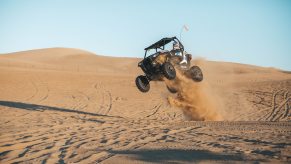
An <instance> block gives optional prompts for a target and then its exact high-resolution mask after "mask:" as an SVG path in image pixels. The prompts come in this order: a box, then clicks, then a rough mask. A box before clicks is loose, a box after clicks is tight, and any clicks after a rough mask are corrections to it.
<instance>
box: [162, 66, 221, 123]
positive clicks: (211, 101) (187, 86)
mask: <svg viewBox="0 0 291 164" xmlns="http://www.w3.org/2000/svg"><path fill="white" fill-rule="evenodd" d="M196 62H203V61H202V60H197V61H196ZM176 70H177V72H176V74H177V75H176V79H175V80H167V79H165V80H164V81H165V83H166V85H167V86H168V87H170V88H174V89H175V90H177V91H178V92H177V94H176V96H174V97H173V96H169V97H168V102H169V104H170V105H171V106H175V107H178V108H180V109H181V110H182V111H183V113H184V115H185V117H186V118H187V119H189V120H196V121H221V120H223V118H222V116H221V114H220V112H219V111H220V110H221V108H222V104H221V102H220V101H219V98H218V97H217V96H216V95H215V94H214V93H213V92H212V91H211V88H210V86H209V84H208V83H207V81H206V80H205V79H204V80H203V81H202V82H194V81H193V80H192V79H189V78H187V77H186V76H184V75H183V74H182V73H181V72H180V71H178V69H176ZM202 71H203V70H202Z"/></svg>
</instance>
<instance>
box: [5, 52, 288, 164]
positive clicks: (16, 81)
mask: <svg viewBox="0 0 291 164" xmlns="http://www.w3.org/2000/svg"><path fill="white" fill-rule="evenodd" d="M138 61H140V59H136V58H115V57H104V56H98V55H95V54H92V53H90V52H86V51H83V50H76V49H67V48H51V49H40V50H32V51H25V52H19V53H13V54H4V55H0V86H1V87H0V112H1V113H0V121H1V128H0V162H1V163H17V162H20V163H22V162H27V163H42V162H44V163H96V162H102V163H118V162H124V163H131V162H132V163H165V162H174V163H192V162H224V161H229V162H245V161H246V162H255V161H261V162H284V161H285V162H289V161H290V159H291V157H290V154H291V152H290V150H291V149H290V148H291V147H290V146H291V142H290V141H291V139H290V133H291V131H290V125H291V124H290V106H291V100H290V95H291V74H290V73H288V72H283V71H280V70H276V69H273V68H263V67H257V66H250V65H243V64H236V63H226V62H212V61H205V60H203V61H201V60H195V61H193V64H194V63H195V64H197V65H199V66H200V67H201V68H202V70H203V71H204V75H205V82H207V87H208V88H207V89H209V90H210V91H211V92H210V94H209V96H210V95H211V96H214V99H218V100H219V102H220V103H221V104H220V105H221V107H219V108H215V109H216V110H215V112H217V113H219V114H220V115H221V118H223V121H219V122H215V121H214V122H213V121H207V122H203V121H189V120H187V118H186V117H185V113H183V107H179V106H173V105H171V104H169V102H168V98H169V97H174V98H175V96H176V95H174V94H171V93H169V92H168V91H167V88H166V85H165V83H163V82H152V83H151V85H152V86H151V90H150V91H149V93H146V94H144V93H141V92H139V91H138V90H137V88H136V86H135V83H134V79H135V77H136V76H137V75H139V74H141V73H142V72H141V70H140V69H139V68H138V67H137V63H138ZM209 96H207V95H206V96H204V97H205V99H207V98H209ZM194 98H195V97H194ZM202 98H203V97H202ZM214 104H215V103H214ZM270 121H272V122H270Z"/></svg>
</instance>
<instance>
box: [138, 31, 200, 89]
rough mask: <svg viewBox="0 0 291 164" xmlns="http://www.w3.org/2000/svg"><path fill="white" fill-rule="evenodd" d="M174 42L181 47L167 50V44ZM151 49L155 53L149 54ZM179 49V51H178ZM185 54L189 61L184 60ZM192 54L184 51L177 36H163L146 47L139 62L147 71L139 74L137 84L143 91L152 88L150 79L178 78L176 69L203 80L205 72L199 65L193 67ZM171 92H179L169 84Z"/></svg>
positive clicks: (144, 70) (195, 78)
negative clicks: (203, 72)
mask: <svg viewBox="0 0 291 164" xmlns="http://www.w3.org/2000/svg"><path fill="white" fill-rule="evenodd" d="M171 42H173V43H174V44H176V45H178V46H179V47H178V48H177V47H176V48H175V49H174V48H173V49H172V50H170V51H169V50H165V45H166V44H168V43H171ZM150 50H155V53H154V54H151V55H149V56H147V54H148V52H149V51H150ZM178 51H179V53H177V52H178ZM183 55H185V57H184V59H185V58H186V60H187V62H182V61H183ZM191 59H192V55H191V54H188V53H186V51H184V46H183V45H182V43H181V42H180V41H179V39H177V38H176V37H171V38H163V39H161V40H159V41H158V42H156V43H154V44H152V45H151V46H149V47H147V48H145V55H144V59H143V60H142V61H140V62H139V63H138V66H139V67H140V68H141V69H142V70H143V72H144V73H145V74H144V75H139V76H138V77H137V78H136V80H135V83H136V86H137V88H138V89H139V90H140V91H141V92H148V91H149V90H150V81H162V80H163V78H164V77H165V78H167V79H169V80H174V79H175V78H176V69H179V70H180V71H181V72H182V73H183V74H184V75H185V76H186V77H188V78H191V79H192V80H194V81H195V82H200V81H202V80H203V74H202V71H201V69H200V68H199V67H198V66H192V67H191V65H190V64H191V63H190V61H191ZM167 88H168V89H169V91H170V92H172V93H175V92H177V91H176V90H175V89H174V88H170V87H168V86H167Z"/></svg>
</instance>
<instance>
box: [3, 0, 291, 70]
mask: <svg viewBox="0 0 291 164" xmlns="http://www.w3.org/2000/svg"><path fill="white" fill-rule="evenodd" d="M184 24H186V25H187V26H188V27H189V31H188V32H183V34H182V41H183V43H184V46H185V47H186V50H187V51H188V52H190V53H192V54H193V55H194V56H200V57H204V58H206V59H209V60H219V61H232V62H240V63H246V64H254V65H260V66H267V67H277V68H281V69H285V70H291V0H159V1H157V0H143V1H142V0H115V1H113V0H99V1H98V0H0V53H8V52H15V51H23V50H29V49H38V48H48V47H71V48H80V49H85V50H88V51H91V52H94V53H96V54H101V55H110V56H128V57H142V56H143V54H144V51H143V49H144V48H145V47H146V46H148V45H150V44H152V43H153V42H155V41H157V40H159V39H160V38H162V37H168V36H179V33H180V29H181V27H182V26H183V25H184Z"/></svg>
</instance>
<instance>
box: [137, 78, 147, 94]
mask: <svg viewBox="0 0 291 164" xmlns="http://www.w3.org/2000/svg"><path fill="white" fill-rule="evenodd" d="M135 84H136V86H137V88H138V90H140V91H141V92H148V91H149V90H150V82H149V80H148V79H147V78H146V77H145V76H143V75H140V76H138V77H136V79H135Z"/></svg>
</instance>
